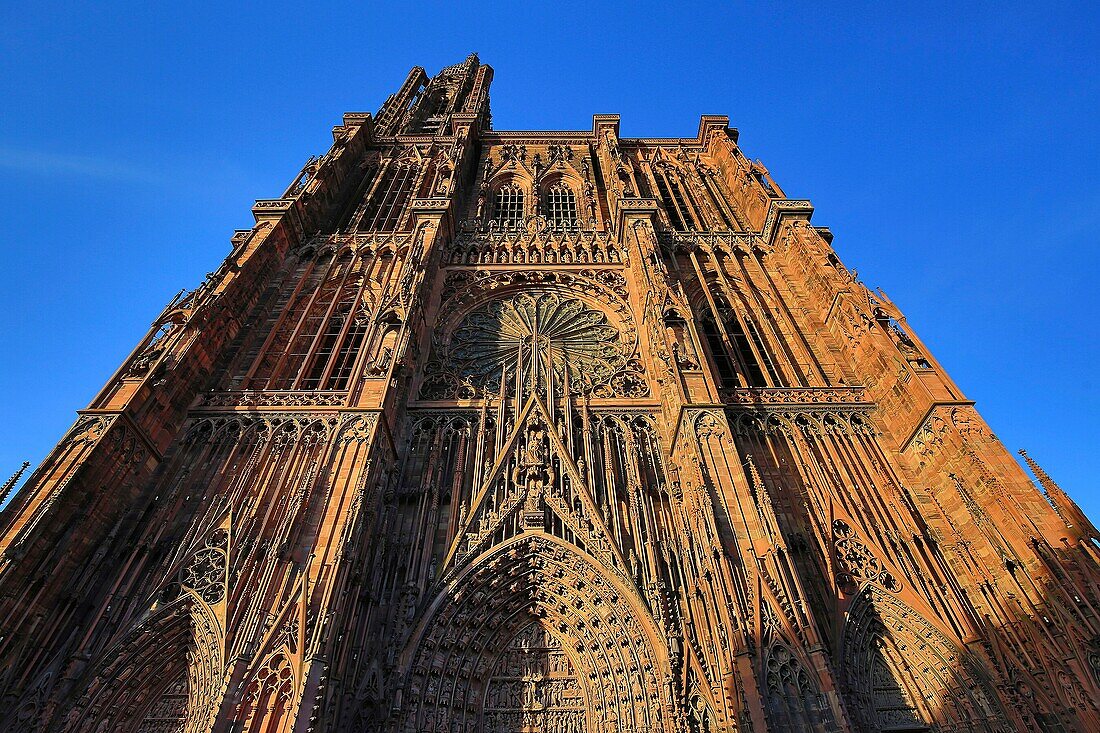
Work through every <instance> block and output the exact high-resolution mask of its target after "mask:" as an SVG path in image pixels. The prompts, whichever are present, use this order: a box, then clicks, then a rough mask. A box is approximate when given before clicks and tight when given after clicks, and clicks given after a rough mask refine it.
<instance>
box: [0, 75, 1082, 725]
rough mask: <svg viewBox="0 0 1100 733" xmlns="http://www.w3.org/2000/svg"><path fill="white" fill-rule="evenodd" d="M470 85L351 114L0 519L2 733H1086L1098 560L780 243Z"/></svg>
mask: <svg viewBox="0 0 1100 733" xmlns="http://www.w3.org/2000/svg"><path fill="white" fill-rule="evenodd" d="M492 76H493V72H492V69H491V68H490V67H488V66H486V65H484V64H481V63H480V61H479V60H478V58H477V56H476V55H475V56H470V57H469V58H468V59H467V60H466V61H465V62H464V63H461V64H459V65H456V66H452V67H449V68H446V69H443V70H442V71H441V72H439V73H438V74H437V75H435V76H433V77H429V76H428V75H427V74H426V73H425V71H424V70H423V69H422V68H419V67H416V68H414V69H413V70H412V72H411V73H410V74H409V76H408V78H407V79H406V80H405V82H404V84H403V85H402V86H401V88H400V89H399V90H398V91H397V92H396V93H395V94H393V95H392V96H391V97H390V98H389V99H387V100H386V102H385V104H383V105H382V108H381V109H380V110H379V112H378V113H377V114H376V115H371V114H366V113H352V114H346V115H345V116H344V118H343V124H341V125H339V126H337V127H335V128H334V129H333V140H334V141H333V144H332V147H331V148H330V149H329V150H328V152H326V153H325V154H324V155H322V156H320V157H318V158H311V159H310V160H309V161H308V162H307V163H306V165H305V167H304V168H303V170H302V171H301V173H300V175H298V176H297V177H296V178H295V179H294V181H293V182H292V183H291V184H290V186H289V187H288V188H287V189H286V191H285V192H284V193H283V195H282V196H280V197H279V198H277V199H269V200H261V201H257V202H256V205H255V207H254V208H253V210H252V211H253V214H254V216H255V219H256V224H255V226H253V227H252V228H251V229H249V230H247V231H238V232H237V233H236V234H234V235H233V238H232V241H231V247H232V250H231V252H230V253H229V255H228V257H227V258H226V259H225V261H224V262H223V263H222V264H221V266H220V267H219V268H218V269H217V270H216V271H215V272H213V273H211V274H210V275H209V276H208V277H207V278H206V280H205V281H204V282H203V283H202V284H201V285H200V286H199V287H198V288H197V289H195V290H193V291H191V292H187V293H182V294H181V295H179V296H177V297H176V298H175V299H173V300H172V301H171V302H170V303H169V304H168V306H167V307H166V308H165V309H164V311H163V313H161V314H160V316H159V317H158V318H157V319H156V320H155V322H154V323H153V325H152V327H151V328H150V330H149V332H148V335H147V336H146V337H145V338H144V339H143V340H142V341H141V343H140V344H139V345H138V346H137V348H136V349H135V350H134V351H133V353H132V354H131V355H130V356H129V357H128V358H127V359H126V360H125V362H123V364H122V366H121V367H120V368H119V370H118V372H117V373H116V374H115V375H114V376H113V377H112V378H111V379H110V381H109V382H108V383H107V385H106V386H105V387H104V388H103V390H102V391H101V392H100V393H99V394H98V395H97V396H96V398H95V399H94V400H93V401H92V403H91V405H90V406H89V407H88V409H86V410H82V411H81V412H80V413H79V417H78V419H77V421H76V424H75V425H73V427H72V428H71V429H70V430H69V432H68V433H67V434H66V435H65V436H64V438H63V439H62V440H61V442H60V443H59V444H58V445H57V447H56V448H55V449H54V450H53V451H52V452H51V453H50V454H49V456H48V457H47V458H46V460H45V461H44V462H43V464H42V465H41V466H40V467H39V468H38V469H37V471H35V472H34V474H33V475H32V476H31V477H30V479H29V480H28V482H27V485H26V486H25V487H24V488H23V489H22V490H21V491H19V492H18V493H17V494H16V495H15V496H14V497H13V498H12V500H11V501H10V503H9V506H8V508H7V509H6V510H4V512H3V514H2V515H0V551H2V556H0V730H3V731H18V732H22V731H28V732H30V731H35V732H38V731H41V732H46V731H50V732H52V731H71V732H74V733H104V732H108V731H109V732H112V733H113V732H116V731H118V732H120V733H206V732H208V731H210V732H214V733H307V732H309V733H420V732H429V733H480V732H484V733H680V732H685V733H688V732H690V733H718V732H719V731H745V732H747V731H753V732H755V733H766V732H769V731H777V732H778V731H783V732H790V733H794V732H797V731H813V732H817V733H826V732H830V731H837V732H840V731H855V732H865V733H871V732H872V731H899V732H900V731H909V732H916V731H942V732H947V731H959V732H961V731H974V732H975V733H977V732H979V731H981V732H986V731H1036V732H1043V733H1063V732H1065V733H1068V732H1070V731H1096V730H1100V710H1098V700H1100V536H1098V534H1097V530H1096V528H1095V527H1094V526H1093V525H1092V524H1091V523H1090V522H1089V520H1088V519H1087V518H1086V517H1085V516H1084V514H1083V513H1082V512H1081V511H1080V509H1078V507H1077V506H1076V505H1075V504H1074V503H1073V502H1072V501H1071V500H1070V498H1069V497H1068V496H1067V495H1066V494H1065V493H1064V492H1063V491H1062V490H1061V489H1060V488H1059V487H1058V485H1057V484H1056V483H1054V481H1053V480H1051V478H1050V477H1049V476H1048V475H1047V474H1046V473H1044V472H1043V471H1042V469H1041V468H1039V466H1038V465H1037V464H1035V463H1034V462H1033V461H1031V459H1030V458H1028V459H1027V460H1028V463H1029V465H1030V467H1031V469H1032V471H1033V472H1034V474H1035V480H1036V483H1033V482H1032V480H1031V479H1030V478H1029V476H1028V475H1027V474H1026V473H1025V472H1024V471H1023V470H1022V469H1021V467H1020V465H1019V464H1018V463H1017V462H1016V460H1015V459H1014V457H1013V456H1012V455H1010V454H1009V452H1008V451H1007V450H1006V449H1005V447H1004V446H1003V445H1002V444H1001V443H1000V442H999V441H998V440H997V438H996V436H994V434H993V433H992V432H991V431H990V429H989V427H988V426H987V425H986V424H985V423H984V422H983V420H982V419H981V417H979V415H978V414H977V412H975V410H974V403H973V402H971V401H970V400H968V399H967V398H966V397H965V396H964V395H963V394H962V393H961V392H960V391H959V389H958V387H956V385H955V384H954V383H953V382H952V381H951V378H950V377H949V376H948V375H947V374H946V373H945V372H944V370H943V369H942V368H941V366H940V365H939V364H938V362H937V361H936V359H935V357H934V356H933V355H932V354H931V353H930V352H929V351H928V349H927V348H925V346H924V345H923V344H922V342H921V340H920V339H919V338H918V337H917V335H916V334H915V333H914V332H913V330H912V329H911V328H910V327H909V326H908V325H907V324H906V320H905V318H904V316H903V315H902V314H901V312H900V311H899V310H898V308H897V306H895V305H894V304H893V303H892V302H891V301H890V300H889V299H888V298H887V297H886V295H884V294H883V293H882V292H871V291H869V290H868V289H867V288H866V287H864V286H863V285H862V284H861V283H860V282H859V281H858V280H857V279H855V277H854V276H853V274H852V273H851V272H849V271H848V270H847V269H846V268H845V266H844V265H843V264H841V262H840V260H839V259H838V258H837V256H836V255H835V254H834V252H833V249H832V247H831V246H830V243H831V241H832V234H831V233H830V232H829V230H828V229H825V228H823V227H818V226H814V225H812V224H811V223H810V217H811V214H812V213H813V209H812V207H811V206H810V204H809V202H807V201H799V200H791V199H788V198H787V197H786V196H785V195H784V194H783V191H782V189H781V188H780V187H779V185H778V184H777V183H776V182H775V181H774V180H773V179H772V177H771V176H770V175H769V173H768V171H767V169H766V168H764V166H763V165H761V164H760V163H759V162H753V161H751V160H749V159H747V158H746V157H745V156H744V155H743V153H742V152H741V150H740V148H739V147H738V144H737V132H736V131H735V130H733V129H731V128H730V127H729V126H728V119H727V118H726V117H718V116H709V115H708V116H704V117H703V118H702V119H701V121H700V125H699V131H698V134H697V135H696V136H695V137H689V138H676V139H656V138H641V139H625V138H620V137H619V118H618V116H616V115H596V116H595V117H594V118H593V125H592V129H591V130H584V131H561V132H504V131H498V130H494V129H493V127H492V123H491V118H490V113H489V85H490V82H491V80H492ZM7 488H8V489H10V483H9V486H8V487H7Z"/></svg>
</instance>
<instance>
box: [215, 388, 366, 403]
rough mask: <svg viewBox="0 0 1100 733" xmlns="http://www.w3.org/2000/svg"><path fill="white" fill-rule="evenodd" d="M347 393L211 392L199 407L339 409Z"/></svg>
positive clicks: (345, 399) (344, 401) (345, 400)
mask: <svg viewBox="0 0 1100 733" xmlns="http://www.w3.org/2000/svg"><path fill="white" fill-rule="evenodd" d="M347 398H348V393H347V392H309V391H302V392H289V391H277V390H271V391H267V390H261V391H255V392H253V391H247V390H246V391H241V392H210V393H207V394H204V395H202V396H201V397H200V398H199V404H198V406H199V407H338V406H341V405H343V404H344V403H346V402H347Z"/></svg>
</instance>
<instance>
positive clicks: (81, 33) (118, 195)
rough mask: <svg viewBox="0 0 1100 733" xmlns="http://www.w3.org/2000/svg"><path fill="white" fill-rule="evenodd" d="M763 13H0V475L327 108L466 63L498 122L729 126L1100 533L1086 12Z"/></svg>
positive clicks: (1095, 198) (1047, 7)
mask: <svg viewBox="0 0 1100 733" xmlns="http://www.w3.org/2000/svg"><path fill="white" fill-rule="evenodd" d="M771 5H773V4H771V3H755V4H753V6H751V7H750V6H748V5H746V4H742V3H705V4H703V3H701V4H699V6H698V7H694V8H693V7H692V6H690V5H681V4H678V3H664V4H649V3H623V4H619V5H616V4H610V3H597V2H587V3H579V4H573V3H569V2H560V1H558V2H549V3H526V2H519V3H502V2H495V3H488V4H486V5H485V6H484V7H480V8H478V7H475V6H474V5H473V4H465V3H443V4H439V5H434V4H433V3H429V2H416V3H401V4H393V5H392V6H391V7H385V8H384V7H380V4H378V3H358V4H357V3H340V4H326V3H283V2H278V1H276V0H271V1H269V2H264V3H258V4H242V3H237V4H234V5H233V6H232V9H227V8H216V7H212V6H210V7H208V6H207V5H206V4H205V3H202V2H194V3H154V4H147V3H124V2H111V3H79V4H78V3H71V4H55V3H48V2H38V3H20V4H18V7H17V6H16V3H14V2H10V1H9V2H7V3H4V4H2V5H0V194H2V198H0V201H2V202H3V207H4V216H3V227H2V229H0V237H2V239H0V241H2V242H3V251H4V263H5V267H4V271H3V273H4V278H3V280H2V286H0V336H2V339H3V340H2V344H3V351H2V358H0V384H2V385H4V392H5V395H4V399H3V400H0V474H2V476H0V480H2V479H3V478H4V477H6V476H7V475H8V474H9V473H10V472H11V471H14V470H15V469H16V468H17V467H18V465H19V463H20V462H21V461H22V460H24V459H26V460H30V461H31V462H32V465H37V464H38V462H39V461H40V460H41V459H42V458H43V457H44V456H45V455H46V453H47V452H48V451H49V449H50V448H51V447H52V446H53V445H54V443H55V442H56V441H57V440H58V439H59V438H60V437H61V435H62V434H63V433H64V431H65V430H66V429H67V428H68V426H69V425H70V424H71V422H72V420H73V419H74V417H75V415H74V412H75V410H77V409H79V408H81V407H84V406H85V405H86V404H87V403H88V401H89V400H91V398H92V397H93V396H94V395H95V393H96V392H97V391H98V389H99V388H100V387H101V386H102V384H103V383H104V382H105V380H106V379H107V378H108V377H109V376H110V375H111V373H112V372H113V371H114V369H115V368H116V367H117V366H118V365H119V364H120V362H121V361H122V359H123V358H124V357H125V356H126V355H127V354H128V353H129V351H130V349H131V348H132V347H133V346H134V344H135V343H136V342H137V341H138V339H140V338H141V337H142V335H143V334H144V333H145V331H146V329H147V328H148V326H149V324H150V322H151V321H152V319H153V318H154V317H155V316H156V315H157V314H158V313H159V312H160V310H161V308H162V307H163V306H164V304H165V302H166V301H167V300H168V299H169V298H170V297H171V296H172V295H173V294H174V293H175V292H176V291H177V290H179V289H180V288H182V287H194V286H195V285H196V284H198V283H199V281H201V280H202V278H203V276H204V275H205V273H207V272H208V271H210V270H213V269H215V268H216V267H217V265H218V263H219V262H220V261H221V259H222V258H223V257H224V256H225V255H226V254H227V253H228V251H229V237H230V235H231V234H232V231H233V230H234V229H238V228H247V227H249V226H251V224H252V217H251V215H250V213H249V207H250V205H251V203H252V201H253V200H254V199H256V198H269V197H274V196H278V195H279V194H280V193H281V192H282V190H283V188H284V187H285V186H286V185H287V184H288V183H289V181H290V180H291V178H292V177H293V176H294V175H295V174H296V173H297V171H298V170H299V168H300V166H301V165H302V163H304V161H305V160H306V158H307V157H309V156H310V155H312V154H319V153H322V152H324V151H325V150H326V149H327V148H328V146H329V144H330V143H331V140H332V138H331V135H330V132H329V131H330V129H331V127H332V126H333V125H335V124H338V123H339V122H340V117H341V114H342V113H343V112H345V111H369V112H374V111H376V110H377V108H378V107H379V105H380V104H381V103H382V101H383V100H384V99H385V97H386V96H387V95H388V94H389V93H391V92H393V91H395V90H396V89H397V87H398V85H399V84H400V83H401V81H402V80H403V79H404V77H405V74H406V73H407V72H408V70H409V68H410V67H412V66H413V65H421V66H424V67H425V68H426V69H427V70H428V72H429V73H433V72H435V71H437V70H438V69H439V68H441V67H442V66H446V65H449V64H453V63H458V62H460V61H462V60H463V59H464V58H465V57H466V55H467V54H469V53H470V52H471V51H477V52H478V53H479V54H480V56H481V60H482V61H483V62H484V63H488V64H490V65H492V66H493V67H494V69H495V71H496V78H495V80H494V82H493V86H492V108H493V121H494V126H495V127H496V128H497V129H590V128H591V116H592V114H593V113H604V112H616V113H619V114H621V115H622V134H623V135H624V136H627V137H630V136H643V135H646V136H693V135H694V134H695V132H696V128H697V126H698V118H699V115H700V114H727V115H729V117H730V119H731V124H732V125H733V126H735V127H737V128H739V130H740V142H741V146H742V148H743V149H744V150H745V152H746V153H747V154H748V155H749V156H750V157H755V158H760V159H761V160H762V161H763V162H764V163H765V165H767V166H768V168H769V169H770V170H771V171H772V173H773V174H774V176H775V178H776V179H777V180H778V181H779V183H780V184H781V185H782V186H783V187H784V189H785V191H786V192H787V194H788V195H790V196H792V197H795V198H809V199H811V200H812V201H813V203H814V204H815V205H816V207H817V211H816V213H815V215H814V223H815V224H818V225H825V226H829V227H830V228H831V229H832V230H833V232H834V233H835V235H836V240H835V242H834V245H835V246H836V248H837V250H838V252H839V254H840V256H841V257H842V259H843V260H844V261H845V263H846V264H847V265H848V266H849V267H852V268H855V269H857V270H858V272H859V277H860V278H861V279H862V280H863V281H864V282H865V283H867V284H868V285H869V286H871V287H873V288H874V287H881V288H883V289H884V290H885V291H886V293H887V294H888V295H889V296H890V297H891V298H892V299H893V300H894V301H895V302H896V303H897V304H898V305H899V306H900V307H901V308H902V310H903V311H904V312H905V313H906V314H907V316H908V318H909V323H910V324H911V325H912V326H913V327H914V328H915V329H916V331H917V332H918V333H919V334H920V336H921V338H922V339H923V340H924V341H925V343H926V344H928V346H929V347H930V348H931V349H932V351H933V352H934V353H935V355H936V356H937V357H938V359H939V360H940V362H941V363H942V364H943V365H944V366H945V367H946V369H947V370H948V371H949V373H950V374H951V375H952V376H953V377H954V378H955V380H956V381H957V382H958V383H959V384H960V386H961V387H962V389H963V390H964V391H965V392H966V393H967V395H968V396H969V397H970V398H971V399H975V400H977V402H978V409H979V410H980V411H981V413H982V414H983V415H984V417H985V418H986V419H987V420H988V421H989V423H990V424H991V425H992V427H993V430H994V431H995V432H996V433H997V434H998V436H999V437H1000V438H1001V439H1002V440H1003V441H1004V443H1005V444H1006V446H1008V447H1009V448H1010V449H1011V450H1013V451H1015V450H1016V449H1017V448H1020V447H1025V448H1027V449H1028V450H1029V452H1030V453H1031V454H1032V456H1033V457H1035V458H1036V459H1038V460H1039V462H1040V463H1042V464H1043V465H1044V466H1045V467H1046V468H1047V470H1048V471H1049V472H1050V473H1051V474H1052V475H1053V477H1054V478H1055V480H1057V481H1059V482H1060V484H1061V485H1062V486H1063V488H1065V489H1066V490H1067V491H1069V492H1070V494H1071V495H1072V496H1074V497H1075V498H1076V499H1077V500H1078V501H1079V502H1080V503H1081V504H1082V506H1083V507H1084V508H1085V509H1086V511H1088V512H1089V513H1090V514H1091V515H1092V516H1093V517H1094V518H1100V481H1098V479H1097V477H1098V476H1100V452H1098V451H1097V435H1098V432H1100V429H1098V425H1097V418H1098V417H1100V414H1098V409H1097V408H1098V398H1097V374H1096V371H1097V369H1098V368H1100V347H1098V345H1097V321H1098V316H1100V313H1098V300H1100V297H1098V294H1097V291H1098V288H1097V287H1096V283H1095V278H1096V272H1097V269H1098V265H1100V256H1098V254H1097V252H1098V250H1097V246H1096V229H1097V226H1096V222H1097V220H1098V219H1100V173H1098V171H1100V135H1098V134H1097V133H1098V130H1100V75H1098V73H1097V67H1098V66H1100V23H1098V20H1100V11H1098V5H1097V4H1096V3H1091V4H1081V5H1079V6H1069V5H1061V4H1051V3H1021V4H988V5H985V4H982V5H972V4H969V3H964V4H959V3H949V4H939V3H919V4H914V7H912V8H908V9H904V8H898V7H897V6H896V5H897V4H895V3H875V4H868V5H865V6H862V7H855V6H853V7H850V8H849V9H847V10H837V9H831V8H823V7H821V6H824V5H832V4H826V3H807V4H805V5H801V6H800V5H787V6H786V7H785V8H784V9H782V10H773V9H770V7H769V6H771ZM158 6H159V7H158ZM718 6H724V7H723V8H719V7H718ZM967 6H970V7H969V8H968V7H967ZM529 8H530V9H529Z"/></svg>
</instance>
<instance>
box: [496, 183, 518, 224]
mask: <svg viewBox="0 0 1100 733" xmlns="http://www.w3.org/2000/svg"><path fill="white" fill-rule="evenodd" d="M493 213H494V216H493V218H494V219H496V222H497V224H499V225H500V226H502V227H504V228H505V229H515V228H517V227H519V225H520V224H521V223H522V222H523V189H522V188H520V187H519V186H517V185H516V184H514V183H506V184H504V185H503V186H501V187H500V188H498V189H497V195H496V201H495V205H494V207H493Z"/></svg>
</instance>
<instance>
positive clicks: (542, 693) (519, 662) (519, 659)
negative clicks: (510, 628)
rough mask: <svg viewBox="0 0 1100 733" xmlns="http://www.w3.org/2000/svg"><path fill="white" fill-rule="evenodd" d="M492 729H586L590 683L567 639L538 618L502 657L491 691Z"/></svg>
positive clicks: (579, 732) (504, 732)
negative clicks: (584, 679)
mask: <svg viewBox="0 0 1100 733" xmlns="http://www.w3.org/2000/svg"><path fill="white" fill-rule="evenodd" d="M484 701H485V713H484V718H483V720H484V725H485V730H486V731H487V732H492V733H496V732H497V731H500V733H508V732H510V731H516V730H530V729H535V730H540V731H545V732H546V733H583V732H584V731H586V730H588V724H587V722H586V720H585V713H586V710H587V707H588V706H587V703H586V702H585V699H584V688H583V686H582V684H581V681H580V680H578V679H577V672H576V670H575V669H574V666H573V662H572V661H571V660H570V659H569V655H568V654H567V653H566V652H565V650H564V649H563V648H562V644H561V641H560V640H559V639H558V638H557V637H555V636H554V635H553V634H551V633H550V632H548V631H547V630H546V629H545V628H544V627H542V626H541V625H539V624H537V623H533V624H531V625H530V626H528V627H527V628H526V629H524V630H523V631H521V632H519V633H518V634H517V635H516V637H515V638H514V639H512V641H511V642H510V643H509V644H508V646H506V647H505V648H504V650H503V651H502V652H501V654H500V656H499V657H498V658H497V662H496V666H495V667H494V669H493V672H492V674H491V676H490V678H489V683H488V685H487V687H486V691H485V698H484Z"/></svg>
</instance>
